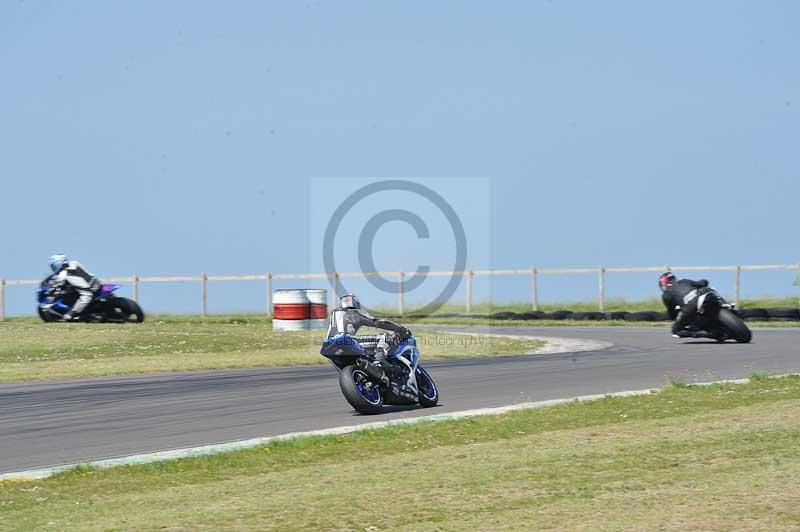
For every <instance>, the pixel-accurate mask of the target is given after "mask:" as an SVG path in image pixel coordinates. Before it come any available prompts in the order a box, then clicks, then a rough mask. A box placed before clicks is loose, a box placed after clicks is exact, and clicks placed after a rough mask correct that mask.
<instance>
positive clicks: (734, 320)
mask: <svg viewBox="0 0 800 532" xmlns="http://www.w3.org/2000/svg"><path fill="white" fill-rule="evenodd" d="M717 319H718V320H719V322H720V324H721V325H722V326H723V327H725V329H727V331H728V333H730V337H731V338H732V339H734V340H736V341H737V342H739V343H740V344H746V343H748V342H750V340H751V339H752V338H753V333H752V332H750V329H749V328H748V327H747V325H746V324H745V323H744V321H742V318H740V317H739V316H737V315H736V314H734V313H733V312H731V311H730V310H728V309H726V308H723V309H720V311H719V314H718V315H717Z"/></svg>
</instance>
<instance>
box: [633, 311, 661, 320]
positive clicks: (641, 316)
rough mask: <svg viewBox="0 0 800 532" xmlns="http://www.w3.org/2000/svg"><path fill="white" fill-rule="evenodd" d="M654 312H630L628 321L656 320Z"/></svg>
mask: <svg viewBox="0 0 800 532" xmlns="http://www.w3.org/2000/svg"><path fill="white" fill-rule="evenodd" d="M654 315H655V312H631V313H630V314H628V321H656V319H655V316H654Z"/></svg>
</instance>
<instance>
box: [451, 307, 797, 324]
mask: <svg viewBox="0 0 800 532" xmlns="http://www.w3.org/2000/svg"><path fill="white" fill-rule="evenodd" d="M737 312H738V313H739V315H740V316H741V317H742V318H743V319H744V320H745V321H770V322H796V321H800V309H798V308H790V307H782V308H747V309H739V310H737ZM438 317H444V316H438ZM469 317H471V318H490V319H493V320H555V321H563V320H578V321H606V320H611V321H634V322H647V321H669V316H668V315H667V313H666V312H653V311H638V312H573V311H570V310H556V311H554V312H540V311H531V312H496V313H494V314H489V315H475V314H471V315H470V316H469Z"/></svg>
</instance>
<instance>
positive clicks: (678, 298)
mask: <svg viewBox="0 0 800 532" xmlns="http://www.w3.org/2000/svg"><path fill="white" fill-rule="evenodd" d="M658 286H659V288H661V300H662V301H663V302H664V306H666V307H667V314H668V315H669V319H671V320H675V321H674V323H673V324H672V336H673V337H674V338H686V337H687V336H695V333H692V332H690V331H687V330H685V329H686V326H687V325H691V323H692V321H693V320H694V318H695V315H696V314H697V299H698V297H699V296H700V295H702V294H703V293H705V292H707V291H709V290H711V289H710V288H709V287H708V281H707V280H706V279H700V280H699V281H693V280H691V279H681V280H678V278H677V277H675V274H674V273H672V272H664V273H662V274H661V277H659V278H658Z"/></svg>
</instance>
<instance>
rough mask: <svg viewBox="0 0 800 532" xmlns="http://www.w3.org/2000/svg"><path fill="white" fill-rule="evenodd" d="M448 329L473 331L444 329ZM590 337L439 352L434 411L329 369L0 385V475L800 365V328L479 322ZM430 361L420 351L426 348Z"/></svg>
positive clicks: (434, 367) (526, 331) (498, 330)
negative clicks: (365, 406) (716, 335)
mask: <svg viewBox="0 0 800 532" xmlns="http://www.w3.org/2000/svg"><path fill="white" fill-rule="evenodd" d="M448 330H454V331H455V330H467V329H466V328H460V327H448ZM468 330H469V331H470V332H492V333H503V334H527V335H539V336H547V335H550V336H559V337H567V338H587V339H593V340H600V341H606V342H611V343H613V344H614V345H613V346H612V347H610V348H607V349H603V350H599V351H587V352H582V353H562V354H554V355H530V356H516V357H494V358H490V357H487V358H480V359H472V360H453V361H440V362H435V361H431V362H428V363H426V364H425V366H426V367H427V368H428V369H429V370H430V371H431V373H432V375H433V376H434V378H435V379H436V381H437V384H438V385H439V388H440V395H441V397H442V400H441V404H440V406H439V407H437V408H434V409H419V408H414V409H395V410H393V411H390V412H388V413H386V414H382V415H380V416H360V415H357V414H355V413H353V411H352V410H351V409H350V407H349V405H348V404H347V403H346V402H345V400H344V398H343V397H342V396H341V393H340V392H339V386H338V383H337V374H336V371H335V369H334V368H333V367H331V366H318V367H294V368H274V369H244V370H232V371H211V372H192V373H179V374H174V373H173V374H162V375H155V376H152V375H151V376H135V377H112V378H95V379H82V380H73V381H58V382H49V383H47V382H37V383H16V384H3V385H0V473H9V472H13V471H21V470H26V469H32V468H39V467H47V466H54V465H60V464H65V463H74V462H82V461H88V460H98V459H103V458H111V457H116V456H123V455H130V454H135V453H144V452H153V451H159V450H166V449H174V448H180V447H191V446H195V445H203V444H210V443H219V442H227V441H233V440H239V439H247V438H255V437H260V436H271V435H278V434H285V433H289V432H297V431H305V430H315V429H324V428H329V427H337V426H342V425H354V424H358V423H365V422H371V421H379V420H386V419H394V418H400V417H413V416H419V415H428V414H433V413H436V414H441V413H446V412H451V411H458V410H467V409H473V408H483V407H493V406H503V405H509V404H514V403H520V402H530V401H540V400H546V399H557V398H565V397H573V396H578V395H586V394H594V393H610V392H617V391H622V390H632V389H642V388H651V387H657V386H661V385H663V384H665V383H668V382H669V381H670V380H671V379H680V380H682V381H685V382H702V381H710V380H716V379H732V378H740V377H746V376H748V375H750V374H751V373H753V372H754V371H763V372H767V373H770V374H780V373H788V372H797V371H800V329H763V330H757V331H755V335H754V340H753V343H751V344H746V345H739V344H732V343H727V344H722V345H720V344H717V343H714V342H707V341H701V340H694V341H681V342H679V341H676V340H674V339H672V338H670V337H669V336H668V334H667V333H666V331H665V329H663V328H657V329H656V328H652V329H645V328H642V329H639V328H629V327H603V328H561V327H559V328H541V327H520V328H507V329H506V328H500V327H493V328H480V327H477V328H476V327H473V328H470V329H468ZM423 363H424V352H423Z"/></svg>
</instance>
